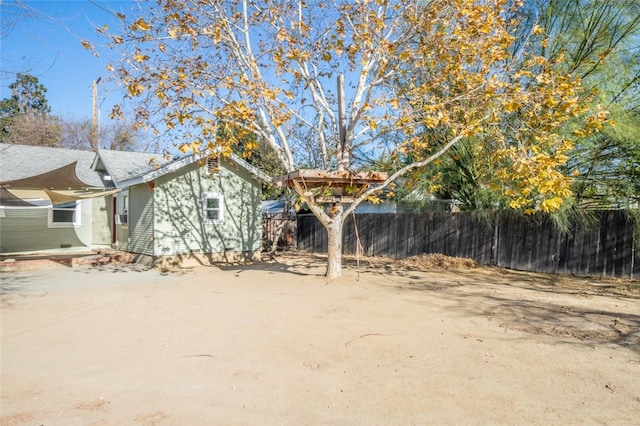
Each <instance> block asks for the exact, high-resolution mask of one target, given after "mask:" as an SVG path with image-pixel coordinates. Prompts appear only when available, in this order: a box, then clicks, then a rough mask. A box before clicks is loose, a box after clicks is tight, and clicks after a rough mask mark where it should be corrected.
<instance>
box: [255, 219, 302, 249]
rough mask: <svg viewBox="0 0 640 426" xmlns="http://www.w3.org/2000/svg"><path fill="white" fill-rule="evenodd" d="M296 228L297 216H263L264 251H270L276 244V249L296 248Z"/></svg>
mask: <svg viewBox="0 0 640 426" xmlns="http://www.w3.org/2000/svg"><path fill="white" fill-rule="evenodd" d="M296 226H297V224H296V218H295V215H284V214H282V213H270V214H263V215H262V250H263V251H270V250H271V249H272V248H273V246H274V244H275V248H276V249H285V248H292V247H295V246H296ZM276 241H277V242H276Z"/></svg>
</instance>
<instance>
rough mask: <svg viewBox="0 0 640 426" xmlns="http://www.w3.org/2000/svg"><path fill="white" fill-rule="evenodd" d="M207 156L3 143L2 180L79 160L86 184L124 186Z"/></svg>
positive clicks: (233, 157) (232, 157) (0, 157)
mask: <svg viewBox="0 0 640 426" xmlns="http://www.w3.org/2000/svg"><path fill="white" fill-rule="evenodd" d="M206 155H208V153H206V152H202V153H198V154H192V155H188V156H185V157H181V158H173V159H168V158H166V157H165V156H163V155H162V154H154V153H146V152H129V151H109V150H100V151H98V153H97V154H96V153H95V152H93V151H79V150H73V149H65V148H48V147H41V146H30V145H14V144H4V143H0V182H9V181H15V180H18V179H24V178H29V177H33V176H37V175H40V174H42V173H45V172H49V171H52V170H56V169H59V168H61V167H63V166H66V165H69V164H72V163H74V162H76V161H77V166H76V175H77V177H78V179H80V180H81V181H82V182H84V183H86V184H87V186H92V187H102V188H112V187H114V186H115V187H117V188H122V187H127V186H130V185H135V184H137V183H141V182H147V181H149V180H153V179H155V178H157V177H159V176H162V175H165V174H167V173H171V172H173V171H176V170H178V169H180V168H182V167H184V166H186V165H189V164H192V163H194V162H195V161H197V160H199V159H202V158H205V157H206ZM228 159H229V161H231V162H232V163H235V164H236V165H238V166H240V167H242V168H244V169H245V170H247V171H248V172H249V173H250V174H252V175H253V176H254V177H256V178H257V179H261V180H263V181H267V182H268V181H270V178H269V177H268V176H266V175H264V174H263V173H262V172H261V171H260V170H258V169H256V168H255V167H253V166H252V165H250V164H249V163H247V162H246V161H244V160H243V159H241V158H239V157H237V156H236V155H230V156H229V157H228ZM109 177H110V178H109Z"/></svg>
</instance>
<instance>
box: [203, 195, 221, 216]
mask: <svg viewBox="0 0 640 426" xmlns="http://www.w3.org/2000/svg"><path fill="white" fill-rule="evenodd" d="M203 204H204V212H203V215H204V221H205V222H222V217H223V208H222V206H223V203H222V195H220V194H211V193H209V194H204V203H203Z"/></svg>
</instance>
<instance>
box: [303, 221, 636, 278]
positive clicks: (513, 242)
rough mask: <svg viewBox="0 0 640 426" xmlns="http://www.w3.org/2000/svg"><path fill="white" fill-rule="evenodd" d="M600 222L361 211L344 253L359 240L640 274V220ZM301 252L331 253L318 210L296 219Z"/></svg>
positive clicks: (516, 265) (565, 269)
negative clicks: (568, 226)
mask: <svg viewBox="0 0 640 426" xmlns="http://www.w3.org/2000/svg"><path fill="white" fill-rule="evenodd" d="M596 218H597V224H596V225H595V226H587V224H577V225H576V226H575V228H574V229H573V230H572V231H571V232H569V233H568V234H562V233H560V232H559V231H558V230H557V229H556V228H555V227H554V225H553V223H552V221H551V220H550V218H549V217H546V216H542V215H539V216H535V217H527V216H521V215H518V214H517V213H515V212H501V213H497V214H496V216H494V217H492V218H489V219H487V218H481V217H480V216H478V215H476V214H473V213H453V214H452V213H444V212H427V213H393V214H359V215H356V216H355V221H354V218H353V217H349V218H348V219H347V220H346V221H345V228H344V235H343V252H344V253H350V254H353V253H355V252H356V249H357V246H358V244H361V245H362V248H363V249H364V253H365V254H366V255H368V256H386V257H391V258H404V257H409V256H413V255H416V254H419V253H442V254H446V255H449V256H458V257H468V258H472V259H475V260H476V261H477V262H479V263H481V264H485V265H497V266H501V267H506V268H511V269H519V270H526V271H534V272H559V273H567V274H575V275H601V276H611V277H620V278H633V279H638V278H640V250H639V249H638V247H637V243H636V242H635V241H634V239H633V230H634V227H635V226H639V225H638V224H636V223H635V222H634V221H633V220H632V219H629V218H628V216H627V215H626V214H625V212H623V211H602V212H597V214H596ZM297 221H298V227H297V244H298V248H299V249H301V250H307V251H312V252H326V251H327V236H326V231H325V229H324V227H323V226H322V225H321V224H320V222H319V221H318V220H317V219H316V218H315V217H314V216H313V215H300V216H298V218H297Z"/></svg>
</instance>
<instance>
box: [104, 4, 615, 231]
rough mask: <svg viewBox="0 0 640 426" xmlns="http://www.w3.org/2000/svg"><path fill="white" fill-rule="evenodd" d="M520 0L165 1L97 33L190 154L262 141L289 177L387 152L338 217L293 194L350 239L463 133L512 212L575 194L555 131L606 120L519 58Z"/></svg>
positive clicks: (565, 139)
mask: <svg viewBox="0 0 640 426" xmlns="http://www.w3.org/2000/svg"><path fill="white" fill-rule="evenodd" d="M511 3H513V2H507V1H506V0H483V1H479V0H431V1H420V0H412V1H411V0H410V1H391V0H357V1H336V2H331V1H329V2H326V1H312V0H309V1H303V0H288V1H280V0H265V1H250V0H224V1H223V0H210V1H195V0H193V1H176V0H159V1H158V2H157V3H155V4H153V5H152V6H150V7H148V8H147V7H145V10H144V11H143V14H140V15H136V14H134V15H132V16H125V15H122V22H123V26H122V31H120V32H109V31H107V30H106V29H105V30H104V31H105V33H108V36H109V38H110V43H111V47H113V48H115V49H120V50H121V51H122V52H123V56H122V61H121V62H120V63H117V64H115V63H114V64H112V65H110V67H109V68H110V69H111V70H112V71H113V73H114V75H115V76H116V77H117V79H118V80H120V81H121V82H122V84H123V86H124V88H125V89H126V92H127V97H128V98H130V99H131V100H134V101H135V102H134V105H135V108H136V109H135V112H136V119H137V121H138V124H139V125H140V126H150V127H152V128H154V129H155V131H156V132H158V133H163V132H167V131H170V132H172V134H173V138H174V139H173V140H174V141H177V145H178V147H179V149H180V150H181V151H183V152H188V151H192V150H195V151H198V150H202V149H214V148H217V149H220V150H222V151H223V152H229V151H231V150H233V149H235V150H237V149H242V150H243V151H244V155H245V156H250V155H251V153H252V150H255V149H256V147H257V146H258V145H259V144H266V145H268V146H270V147H271V148H272V149H273V150H274V152H275V153H276V154H277V157H278V159H279V160H280V161H281V163H282V165H283V167H284V168H285V170H287V171H293V170H295V169H297V168H301V167H313V168H318V169H323V170H340V171H344V170H354V169H357V168H360V167H363V166H366V165H365V164H362V163H361V162H358V161H356V160H355V158H356V155H357V154H358V153H362V152H367V153H371V152H374V153H378V154H386V155H388V156H389V158H390V161H392V162H393V163H395V164H397V167H395V173H392V175H391V176H390V177H389V179H388V181H386V182H384V183H383V184H382V185H377V186H374V187H371V188H369V189H368V190H367V191H364V192H362V193H361V194H360V196H359V198H358V199H357V200H356V202H355V203H353V204H352V205H350V206H339V209H338V210H337V213H336V210H335V209H333V210H332V212H333V213H332V214H331V215H329V214H328V213H327V212H328V210H327V207H326V206H322V205H319V204H318V203H315V202H314V199H313V194H309V193H305V191H303V190H300V189H299V192H301V193H300V195H301V197H302V198H303V199H304V200H305V201H306V202H307V204H308V205H309V207H310V208H311V210H312V211H313V212H314V214H316V216H318V218H319V219H320V220H321V221H322V223H323V224H325V226H326V227H327V229H328V230H329V229H330V228H331V227H332V226H333V225H332V224H335V228H336V229H335V230H334V231H331V230H330V231H329V232H330V233H331V232H340V233H341V232H342V225H341V224H342V220H343V218H344V217H345V216H346V215H347V214H350V212H351V211H353V209H354V208H355V205H357V204H358V203H359V202H360V201H362V200H363V199H365V198H366V197H370V196H371V195H372V194H374V193H375V191H378V190H380V189H381V188H382V187H385V186H388V185H389V184H391V183H392V182H393V181H394V180H396V179H397V178H398V177H400V176H403V175H405V174H407V173H408V172H410V171H411V170H415V169H417V168H421V167H425V166H427V165H428V164H429V163H430V162H432V161H434V160H436V159H437V158H438V157H439V156H441V155H442V154H443V153H444V152H445V151H446V150H447V149H449V148H450V147H451V146H453V145H454V144H456V143H458V142H459V141H461V140H463V139H465V140H467V141H471V142H472V147H473V150H474V151H475V152H477V153H478V154H481V153H482V154H483V155H485V156H489V158H490V161H491V165H492V167H490V168H487V172H488V173H489V172H490V173H491V179H490V181H491V182H492V185H496V187H498V188H499V189H500V191H502V192H503V194H504V196H506V197H508V198H509V199H510V205H511V206H512V207H513V208H518V209H523V210H526V211H535V210H543V211H552V210H554V209H557V208H558V207H559V206H560V205H561V204H562V202H563V199H564V198H566V197H567V196H568V195H570V189H569V184H570V182H569V179H570V177H568V176H567V175H566V174H564V173H562V172H561V167H562V166H563V165H564V164H565V163H566V161H567V155H568V153H569V152H570V150H571V149H572V147H573V142H572V139H571V138H572V135H571V134H562V133H560V131H559V130H560V129H561V128H564V127H565V126H563V125H564V124H565V123H566V122H567V121H568V120H572V123H574V124H572V126H573V130H574V131H575V132H576V133H577V134H585V133H589V132H593V131H598V130H599V128H601V126H602V125H603V123H604V122H605V121H606V112H605V111H595V112H592V111H588V110H587V108H586V105H587V103H585V102H584V98H583V94H582V93H581V90H580V82H579V81H576V80H575V79H574V78H572V77H570V76H569V75H562V74H558V73H557V72H555V71H554V69H555V68H554V66H553V65H554V63H550V62H549V61H548V60H546V59H545V58H544V57H541V56H535V55H527V54H526V53H524V52H525V51H524V50H522V49H514V42H515V41H516V40H515V37H514V36H513V31H512V30H513V28H514V27H515V24H516V23H515V22H513V21H512V20H511V18H510V16H512V14H511V12H512V9H510V7H512V6H509V5H510V4H511ZM515 3H518V2H515ZM516 6H517V5H516ZM514 7H515V6H514ZM541 31H542V30H541V29H540V28H537V27H536V28H535V29H534V32H536V33H538V32H541ZM536 35H537V34H536ZM532 39H538V37H532ZM543 42H544V40H543ZM526 43H527V41H522V40H519V43H518V45H519V46H522V45H524V44H526ZM556 60H561V59H556ZM339 74H341V75H344V78H345V81H346V83H347V84H346V87H345V94H346V102H345V104H346V107H345V111H346V115H345V117H344V120H343V121H342V122H341V120H340V117H339V115H338V113H337V110H338V105H337V88H336V78H337V76H338V75H339ZM121 111H122V110H121V109H119V108H116V109H115V110H114V113H115V114H116V115H117V114H119V113H121ZM587 116H588V117H589V118H588V119H583V118H584V117H587ZM576 123H577V124H576ZM342 125H343V127H341V126H342ZM220 126H226V128H228V127H229V126H232V127H233V128H234V129H235V130H234V131H233V132H231V136H229V132H220V131H219V128H220ZM222 134H224V135H226V136H225V137H221V136H220V135H222ZM248 135H252V137H251V138H248V137H247V136H248ZM243 140H247V141H249V143H243ZM338 228H339V229H338Z"/></svg>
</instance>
